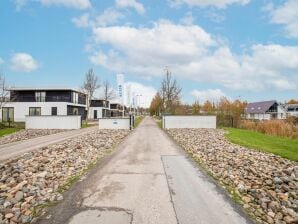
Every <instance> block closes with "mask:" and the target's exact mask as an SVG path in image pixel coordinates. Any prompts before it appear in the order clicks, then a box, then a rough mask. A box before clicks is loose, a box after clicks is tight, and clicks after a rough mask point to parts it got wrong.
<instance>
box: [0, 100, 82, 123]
mask: <svg viewBox="0 0 298 224" xmlns="http://www.w3.org/2000/svg"><path fill="white" fill-rule="evenodd" d="M67 105H72V106H84V105H78V104H74V103H67V102H11V103H5V104H4V105H3V107H13V108H14V120H15V121H16V122H25V120H26V119H25V118H26V116H28V115H29V107H41V115H42V116H43V115H51V113H52V107H57V115H67ZM0 120H2V110H0Z"/></svg>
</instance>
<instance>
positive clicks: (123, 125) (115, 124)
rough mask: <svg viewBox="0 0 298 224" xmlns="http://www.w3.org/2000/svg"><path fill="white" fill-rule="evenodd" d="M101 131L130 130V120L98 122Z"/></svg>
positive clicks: (100, 120)
mask: <svg viewBox="0 0 298 224" xmlns="http://www.w3.org/2000/svg"><path fill="white" fill-rule="evenodd" d="M98 127H99V129H129V128H130V125H129V118H103V119H99V120H98Z"/></svg>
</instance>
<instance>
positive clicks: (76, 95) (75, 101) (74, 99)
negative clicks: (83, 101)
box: [72, 92, 79, 103]
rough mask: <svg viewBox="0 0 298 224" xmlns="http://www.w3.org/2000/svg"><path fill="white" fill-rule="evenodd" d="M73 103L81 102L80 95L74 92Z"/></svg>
mask: <svg viewBox="0 0 298 224" xmlns="http://www.w3.org/2000/svg"><path fill="white" fill-rule="evenodd" d="M72 102H73V103H78V102H79V94H78V93H76V92H72Z"/></svg>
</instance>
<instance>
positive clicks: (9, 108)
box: [2, 107, 14, 122]
mask: <svg viewBox="0 0 298 224" xmlns="http://www.w3.org/2000/svg"><path fill="white" fill-rule="evenodd" d="M4 109H8V111H9V110H11V109H12V110H13V117H12V120H10V122H14V107H2V122H8V119H7V120H6V121H4V119H3V118H4V116H3V112H4ZM8 114H9V112H8Z"/></svg>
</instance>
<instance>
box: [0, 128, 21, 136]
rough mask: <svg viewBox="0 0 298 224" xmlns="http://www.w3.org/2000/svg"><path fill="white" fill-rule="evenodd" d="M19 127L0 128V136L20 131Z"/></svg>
mask: <svg viewBox="0 0 298 224" xmlns="http://www.w3.org/2000/svg"><path fill="white" fill-rule="evenodd" d="M20 130H21V129H20V128H3V129H0V137H2V136H5V135H8V134H12V133H14V132H17V131H20Z"/></svg>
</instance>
